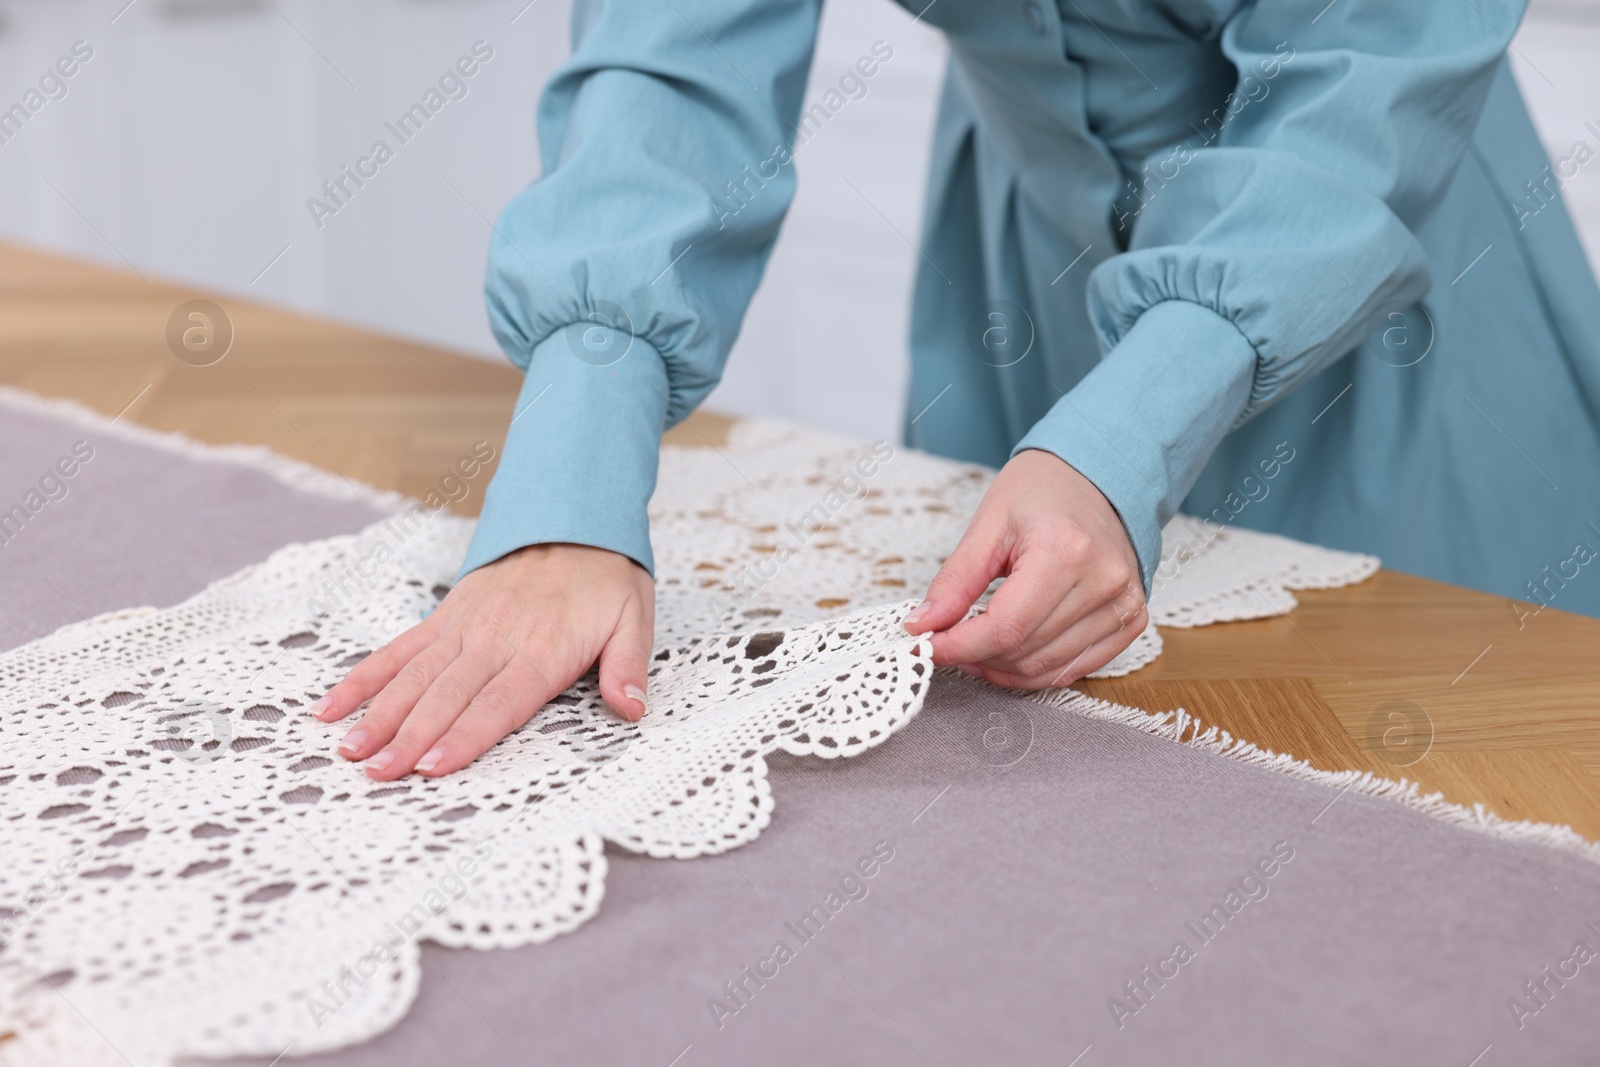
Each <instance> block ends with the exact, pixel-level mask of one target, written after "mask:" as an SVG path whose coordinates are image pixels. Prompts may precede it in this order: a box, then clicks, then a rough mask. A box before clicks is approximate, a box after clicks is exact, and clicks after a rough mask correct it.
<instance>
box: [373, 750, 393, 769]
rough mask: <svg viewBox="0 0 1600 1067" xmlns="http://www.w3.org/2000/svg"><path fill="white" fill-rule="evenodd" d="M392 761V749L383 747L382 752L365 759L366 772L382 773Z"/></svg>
mask: <svg viewBox="0 0 1600 1067" xmlns="http://www.w3.org/2000/svg"><path fill="white" fill-rule="evenodd" d="M393 763H394V750H393V749H388V748H386V749H384V750H383V751H382V752H380V753H378V754H377V755H376V756H373V757H372V758H371V759H369V760H367V773H368V774H382V773H383V772H384V771H386V770H388V769H389V767H390V766H391V765H392V764H393Z"/></svg>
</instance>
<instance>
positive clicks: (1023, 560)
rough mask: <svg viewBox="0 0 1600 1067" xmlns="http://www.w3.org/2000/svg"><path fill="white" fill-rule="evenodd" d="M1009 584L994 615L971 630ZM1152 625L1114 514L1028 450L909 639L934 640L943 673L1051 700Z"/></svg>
mask: <svg viewBox="0 0 1600 1067" xmlns="http://www.w3.org/2000/svg"><path fill="white" fill-rule="evenodd" d="M1001 576H1004V577H1005V579H1006V580H1005V582H1003V583H1002V584H1001V586H1000V588H999V590H998V591H997V592H996V593H995V594H994V596H993V597H992V598H991V599H990V601H989V608H988V610H987V611H985V612H984V613H983V614H982V615H978V616H976V617H975V618H971V619H966V614H967V609H968V608H970V607H971V606H972V604H973V602H974V601H976V600H977V599H978V597H979V596H981V595H982V594H983V591H984V590H985V589H987V588H988V587H989V583H990V582H992V581H994V579H996V578H999V577H1001ZM1148 619H1149V613H1148V612H1147V611H1146V609H1145V600H1144V585H1143V583H1142V582H1141V581H1140V578H1139V565H1138V558H1137V557H1136V556H1135V555H1134V551H1133V546H1132V545H1131V544H1129V543H1128V535H1127V533H1126V532H1124V530H1123V528H1122V520H1121V519H1119V518H1118V517H1117V512H1116V509H1115V508H1113V507H1112V506H1111V502H1110V501H1108V500H1107V499H1106V498H1105V496H1104V494H1102V493H1101V492H1100V490H1099V489H1097V488H1095V485H1094V483H1093V482H1091V481H1089V479H1087V478H1085V477H1084V476H1083V475H1081V474H1079V473H1078V472H1077V471H1076V470H1074V469H1073V468H1072V467H1071V466H1069V465H1068V464H1066V463H1065V462H1063V461H1062V460H1060V459H1058V458H1057V457H1056V456H1055V455H1053V454H1052V453H1049V452H1044V451H1041V450H1038V449H1028V450H1027V451H1024V452H1019V453H1017V455H1016V456H1015V457H1013V458H1012V460H1011V461H1010V462H1009V463H1007V464H1006V465H1005V466H1004V467H1003V468H1001V470H1000V473H999V475H998V476H997V477H996V478H995V480H994V484H992V485H991V486H989V491H988V492H987V493H985V494H984V497H983V502H982V503H980V504H979V505H978V511H977V514H975V515H974V516H973V517H972V522H971V524H970V525H968V527H967V532H966V534H964V535H963V536H962V538H961V543H960V544H959V545H957V546H956V550H955V551H954V552H953V553H951V555H950V558H949V559H947V560H945V563H944V566H943V567H942V568H940V570H939V573H938V575H937V576H936V577H935V578H934V579H933V582H932V583H931V584H930V585H929V586H928V595H927V598H926V599H925V600H924V601H923V602H922V603H921V604H920V605H918V606H917V608H916V610H914V611H912V613H911V614H910V615H909V616H907V617H906V621H905V628H906V629H907V630H908V631H910V632H911V633H914V634H920V633H930V632H931V633H933V635H934V636H933V661H934V663H936V664H939V665H940V666H944V665H947V664H956V665H959V666H960V667H961V668H962V669H963V670H965V671H967V673H969V674H976V675H979V676H981V677H982V678H984V679H985V680H986V681H989V682H993V683H994V684H995V685H1003V686H1007V687H1010V688H1014V689H1046V688H1051V687H1054V686H1062V685H1070V684H1071V683H1073V682H1075V681H1077V680H1078V679H1079V678H1082V677H1083V676H1084V675H1086V674H1088V673H1089V672H1091V671H1095V670H1098V669H1099V668H1101V667H1103V666H1105V665H1106V664H1107V663H1109V662H1110V661H1111V660H1112V659H1113V658H1114V657H1115V656H1116V655H1117V653H1119V652H1121V651H1122V650H1123V649H1125V648H1127V647H1128V645H1130V644H1132V643H1133V639H1134V638H1135V637H1137V636H1139V632H1140V631H1141V630H1143V629H1144V627H1145V623H1146V621H1147V620H1148ZM963 620H965V621H963ZM939 631H943V632H939Z"/></svg>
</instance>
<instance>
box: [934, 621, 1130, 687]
mask: <svg viewBox="0 0 1600 1067" xmlns="http://www.w3.org/2000/svg"><path fill="white" fill-rule="evenodd" d="M1149 621H1150V615H1149V612H1148V611H1147V610H1146V608H1145V607H1144V605H1143V604H1142V603H1141V604H1140V605H1139V607H1138V608H1137V610H1135V611H1133V612H1131V613H1130V612H1127V611H1122V610H1118V607H1117V605H1115V604H1113V605H1108V606H1107V607H1105V608H1103V609H1101V610H1100V611H1097V612H1095V613H1094V614H1093V615H1092V616H1090V617H1089V618H1086V619H1083V620H1080V621H1079V622H1078V623H1077V624H1075V625H1074V626H1073V627H1071V628H1070V629H1069V630H1068V631H1067V632H1066V633H1065V634H1063V635H1062V636H1061V637H1060V638H1058V639H1057V640H1056V641H1055V642H1054V643H1052V644H1051V645H1048V646H1047V647H1046V648H1045V649H1044V650H1042V651H1041V652H1040V653H1038V654H1037V655H1036V657H1033V658H1030V659H1029V660H1027V661H1025V662H1023V663H1021V664H1018V665H1017V666H1018V667H1020V668H1022V669H1021V670H1019V669H1008V668H1007V667H1006V666H1000V665H997V664H995V663H993V662H991V663H977V664H963V665H962V667H961V669H962V670H963V671H966V672H967V673H976V674H977V676H978V677H981V678H983V679H984V680H985V681H987V682H990V683H992V684H994V685H1000V686H1005V687H1006V688H1008V689H1055V688H1059V687H1061V686H1066V685H1071V684H1073V683H1074V682H1076V681H1078V680H1079V679H1081V678H1083V677H1085V676H1086V675H1089V674H1092V673H1094V672H1095V671H1097V670H1099V669H1100V668H1101V667H1104V666H1105V665H1106V664H1107V663H1110V662H1111V661H1112V660H1113V659H1115V658H1116V657H1117V655H1118V654H1119V653H1121V652H1122V650H1123V649H1125V648H1127V647H1128V646H1129V645H1131V644H1132V643H1133V641H1134V639H1135V638H1136V637H1138V636H1139V634H1140V633H1141V632H1143V630H1144V628H1145V626H1146V624H1147V623H1149Z"/></svg>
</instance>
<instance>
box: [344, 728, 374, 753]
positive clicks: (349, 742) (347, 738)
mask: <svg viewBox="0 0 1600 1067" xmlns="http://www.w3.org/2000/svg"><path fill="white" fill-rule="evenodd" d="M368 736H370V735H369V734H368V733H367V731H366V730H365V729H363V728H362V727H360V726H357V727H356V728H355V729H354V730H351V731H350V732H349V733H347V734H345V735H344V740H343V741H340V742H339V751H340V752H342V753H344V754H345V755H346V756H354V755H355V754H356V753H357V752H360V751H361V746H362V745H364V744H366V743H367V738H368Z"/></svg>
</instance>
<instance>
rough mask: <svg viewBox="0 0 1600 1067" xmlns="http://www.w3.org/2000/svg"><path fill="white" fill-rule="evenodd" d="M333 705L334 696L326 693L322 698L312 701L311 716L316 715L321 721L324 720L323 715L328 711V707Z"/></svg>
mask: <svg viewBox="0 0 1600 1067" xmlns="http://www.w3.org/2000/svg"><path fill="white" fill-rule="evenodd" d="M331 703H333V694H332V693H324V694H323V695H322V696H320V697H318V698H317V699H316V700H314V701H312V703H311V709H310V710H311V714H313V715H315V716H316V717H317V718H319V719H320V718H322V713H323V712H325V711H327V710H328V705H329V704H331Z"/></svg>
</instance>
